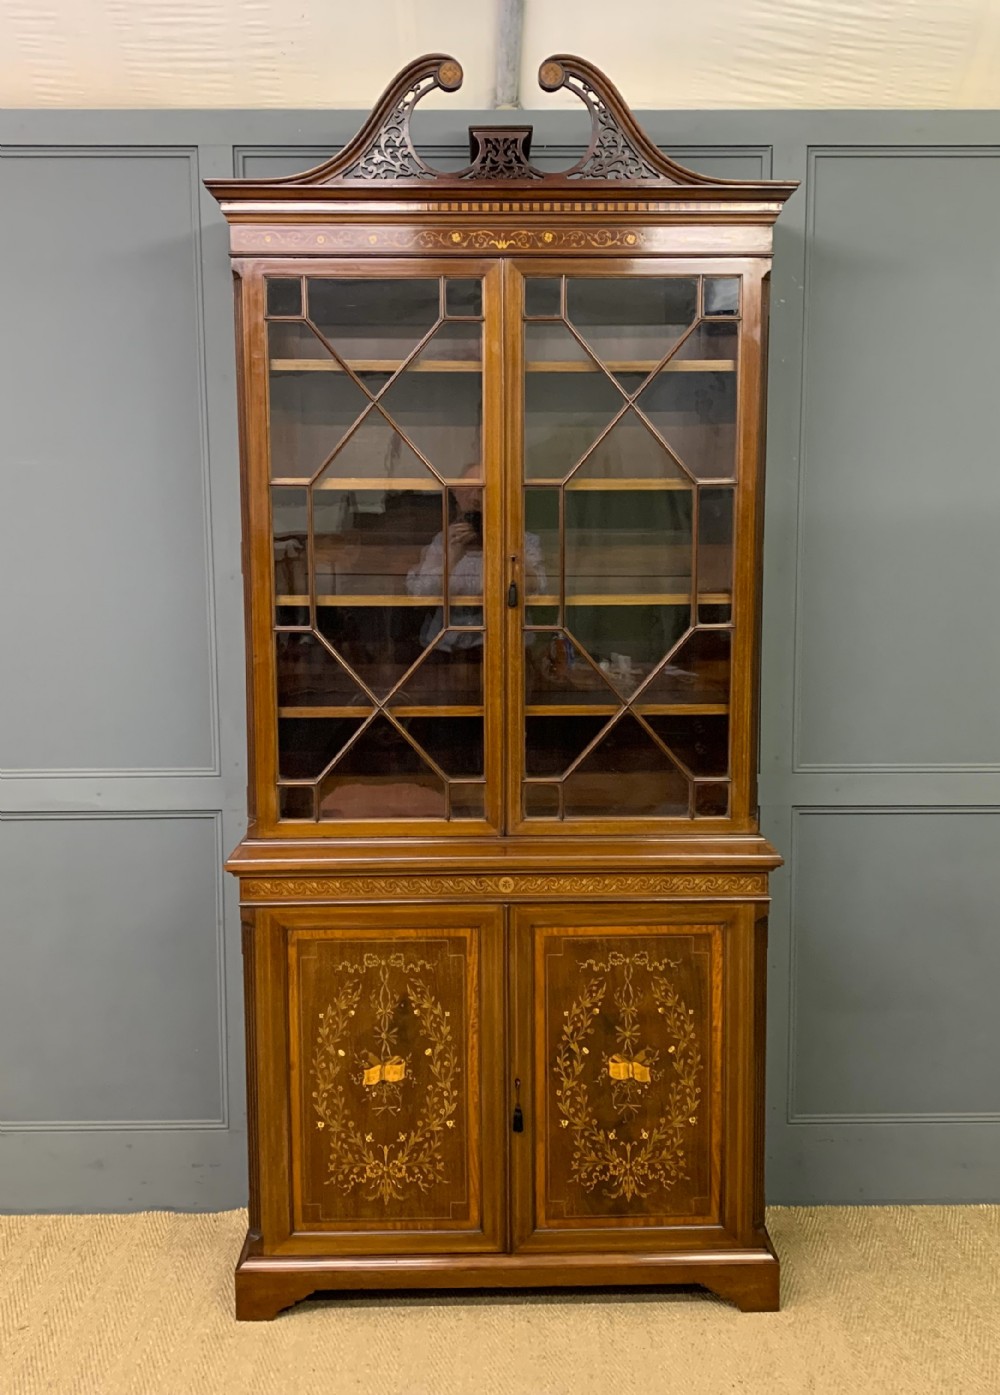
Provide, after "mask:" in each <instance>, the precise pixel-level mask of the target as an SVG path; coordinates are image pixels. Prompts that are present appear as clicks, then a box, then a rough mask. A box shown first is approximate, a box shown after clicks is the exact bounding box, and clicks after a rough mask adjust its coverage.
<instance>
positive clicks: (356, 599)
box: [274, 594, 483, 629]
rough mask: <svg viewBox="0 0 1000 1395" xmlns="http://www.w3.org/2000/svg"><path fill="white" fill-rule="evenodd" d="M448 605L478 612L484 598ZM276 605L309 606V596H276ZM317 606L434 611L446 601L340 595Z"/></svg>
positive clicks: (461, 598)
mask: <svg viewBox="0 0 1000 1395" xmlns="http://www.w3.org/2000/svg"><path fill="white" fill-rule="evenodd" d="M448 603H449V605H452V606H464V607H466V608H469V607H475V608H476V609H477V610H481V609H482V606H483V598H482V596H452V597H451V599H450V601H449V602H448ZM274 604H275V605H276V606H279V605H300V606H305V605H308V604H309V597H308V596H275V598H274ZM316 604H317V605H330V606H376V605H413V606H423V607H425V608H427V609H433V608H435V607H441V606H443V605H444V600H443V599H442V598H441V597H440V596H401V595H398V594H396V595H391V596H372V595H364V596H343V595H338V596H317V597H316ZM460 628H463V627H461V626H460ZM464 628H468V626H466V627H464ZM472 628H473V629H476V628H477V627H476V626H473V627H472Z"/></svg>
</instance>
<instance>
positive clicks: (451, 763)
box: [399, 716, 485, 778]
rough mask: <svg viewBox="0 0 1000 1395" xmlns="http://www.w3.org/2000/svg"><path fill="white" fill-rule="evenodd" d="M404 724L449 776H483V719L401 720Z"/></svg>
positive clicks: (411, 718)
mask: <svg viewBox="0 0 1000 1395" xmlns="http://www.w3.org/2000/svg"><path fill="white" fill-rule="evenodd" d="M399 722H400V725H401V726H403V727H405V728H406V731H407V732H408V733H409V735H410V736H411V737H412V739H413V740H414V741H415V742H416V744H417V745H418V746H419V747H420V749H421V751H423V752H424V754H425V755H428V756H429V757H430V758H431V760H432V761H433V762H434V764H435V765H436V766H438V767H439V768H440V769H441V770H443V771H444V773H445V774H446V775H452V776H460V777H466V778H468V777H470V776H475V775H483V774H484V773H485V766H484V764H483V719H482V717H404V716H400V717H399Z"/></svg>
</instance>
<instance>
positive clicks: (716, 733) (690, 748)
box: [638, 703, 729, 776]
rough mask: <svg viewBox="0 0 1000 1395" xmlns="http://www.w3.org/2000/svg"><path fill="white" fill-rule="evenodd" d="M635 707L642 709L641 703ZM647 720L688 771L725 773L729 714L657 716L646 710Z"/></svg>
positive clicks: (727, 760) (708, 774) (695, 774)
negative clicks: (647, 712)
mask: <svg viewBox="0 0 1000 1395" xmlns="http://www.w3.org/2000/svg"><path fill="white" fill-rule="evenodd" d="M638 710H639V711H640V712H645V709H644V707H643V706H642V704H641V703H640V704H638ZM646 721H647V722H648V723H649V725H650V726H651V727H652V729H653V731H654V732H655V733H656V735H657V736H658V737H659V739H660V740H661V741H662V743H663V745H664V746H666V748H667V749H668V750H669V751H670V753H671V755H672V756H674V757H675V758H676V760H677V763H678V764H679V765H680V766H682V767H683V768H684V769H685V770H686V771H687V772H688V773H689V774H691V775H693V776H710V775H720V776H724V775H728V773H729V718H728V717H727V716H709V715H706V716H659V715H655V714H646Z"/></svg>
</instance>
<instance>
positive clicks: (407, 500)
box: [313, 489, 441, 603]
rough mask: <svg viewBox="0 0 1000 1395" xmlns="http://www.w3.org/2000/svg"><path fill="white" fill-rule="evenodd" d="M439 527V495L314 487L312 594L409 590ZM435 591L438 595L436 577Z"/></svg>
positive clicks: (325, 599) (326, 597) (324, 597)
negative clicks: (313, 585) (314, 587)
mask: <svg viewBox="0 0 1000 1395" xmlns="http://www.w3.org/2000/svg"><path fill="white" fill-rule="evenodd" d="M440 532H441V499H440V496H439V495H438V494H428V493H419V492H410V491H403V490H367V489H366V490H340V489H322V490H321V489H317V490H315V491H314V494H313V539H314V544H313V545H314V555H315V568H316V593H317V599H318V600H320V601H321V602H322V603H330V602H331V601H332V599H333V597H336V596H364V597H368V598H371V599H381V600H388V599H390V598H393V597H397V596H398V597H403V596H407V595H409V594H412V593H413V588H412V586H411V582H410V575H411V573H412V572H413V571H414V570H416V569H419V567H420V563H421V558H422V557H423V556H425V555H426V554H427V551H428V549H429V548H430V547H431V545H432V543H433V540H434V538H435V536H437V535H439V534H440ZM434 590H435V591H436V592H437V593H438V594H440V577H438V578H437V585H436V586H435V587H434Z"/></svg>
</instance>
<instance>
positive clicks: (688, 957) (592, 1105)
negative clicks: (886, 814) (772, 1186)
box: [236, 902, 778, 1318]
mask: <svg viewBox="0 0 1000 1395" xmlns="http://www.w3.org/2000/svg"><path fill="white" fill-rule="evenodd" d="M245 914H246V919H245V921H244V952H245V966H246V984H247V1023H248V1032H247V1042H248V1080H249V1115H250V1118H249V1129H250V1137H251V1218H250V1231H249V1234H248V1237H247V1242H246V1245H245V1247H244V1251H243V1254H242V1256H241V1258H240V1263H239V1265H238V1268H237V1275H236V1288H237V1311H238V1315H239V1316H240V1317H242V1318H268V1317H272V1316H274V1314H275V1313H277V1312H278V1311H280V1310H281V1309H282V1308H284V1307H287V1306H289V1305H291V1304H292V1303H295V1302H296V1301H298V1300H299V1299H301V1298H304V1297H306V1296H307V1295H308V1294H310V1293H311V1292H313V1291H316V1290H323V1289H341V1290H344V1289H353V1290H364V1289H398V1288H409V1287H420V1288H429V1287H437V1288H454V1287H477V1286H479V1287H484V1288H493V1287H506V1286H520V1285H526V1286H532V1285H534V1286H545V1285H555V1284H594V1285H615V1284H628V1285H634V1284H700V1285H703V1286H704V1287H706V1288H708V1289H711V1290H713V1291H714V1292H716V1293H718V1294H720V1295H722V1296H724V1297H726V1298H729V1299H731V1300H732V1301H734V1302H735V1303H737V1304H738V1305H739V1306H740V1307H742V1308H744V1309H747V1310H750V1309H754V1310H773V1309H775V1308H776V1307H777V1301H778V1292H777V1285H778V1264H777V1261H776V1259H775V1257H774V1254H773V1251H772V1250H771V1247H770V1244H769V1241H768V1239H767V1234H766V1231H765V1230H764V1225H763V1168H762V1149H763V1137H762V1124H763V1120H762V1112H761V1110H760V1109H759V1108H758V1106H757V1105H756V1104H755V1101H756V1100H759V1099H760V1098H762V1093H761V1083H760V1081H759V1080H758V1079H757V1072H758V1070H759V1068H760V1067H759V1062H760V1061H761V1060H762V1052H761V1050H760V1049H759V1048H760V1046H761V1038H762V1034H763V1025H764V1024H763V1011H764V1002H763V977H762V970H763V963H764V958H765V955H766V943H765V940H766V923H765V921H764V919H763V915H762V908H761V906H760V904H759V903H758V904H753V903H748V904H736V903H732V902H730V903H719V902H716V903H711V902H706V903H705V904H701V905H699V904H694V903H683V904H626V905H621V904H618V905H615V904H611V905H600V904H597V905H595V904H587V905H583V904H578V905H574V904H564V903H561V904H554V905H534V906H533V905H509V906H505V905H478V906H455V905H433V904H428V903H424V904H421V905H419V906H415V905H412V904H410V905H381V906H373V905H363V906H362V905H359V906H355V907H351V906H345V905H340V906H307V905H296V906H288V907H280V908H276V907H260V908H256V909H252V910H247V912H246V913H245Z"/></svg>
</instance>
